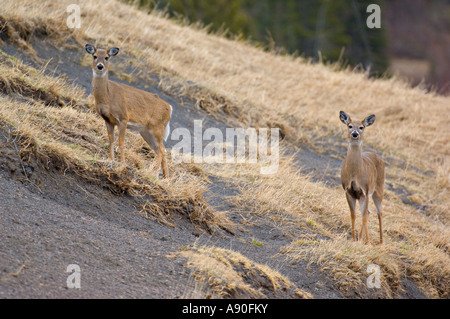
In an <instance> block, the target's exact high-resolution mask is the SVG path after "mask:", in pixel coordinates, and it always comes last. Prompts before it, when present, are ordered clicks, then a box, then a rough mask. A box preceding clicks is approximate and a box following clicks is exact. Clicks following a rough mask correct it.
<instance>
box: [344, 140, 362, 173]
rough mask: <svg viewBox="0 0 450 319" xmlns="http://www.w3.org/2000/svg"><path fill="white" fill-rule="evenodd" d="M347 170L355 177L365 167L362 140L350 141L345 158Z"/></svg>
mask: <svg viewBox="0 0 450 319" xmlns="http://www.w3.org/2000/svg"><path fill="white" fill-rule="evenodd" d="M345 165H346V167H347V171H348V172H351V173H350V174H351V175H352V176H354V177H358V176H359V175H360V174H361V171H362V168H363V160H362V147H361V142H360V141H359V142H350V143H349V144H348V148H347V157H346V158H345Z"/></svg>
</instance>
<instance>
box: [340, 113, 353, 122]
mask: <svg viewBox="0 0 450 319" xmlns="http://www.w3.org/2000/svg"><path fill="white" fill-rule="evenodd" d="M339 119H340V120H341V122H342V123H344V124H345V125H347V124H348V123H350V122H351V121H352V119H351V118H350V116H349V115H348V114H347V113H345V112H344V111H340V112H339Z"/></svg>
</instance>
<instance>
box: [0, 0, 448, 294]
mask: <svg viewBox="0 0 450 319" xmlns="http://www.w3.org/2000/svg"><path fill="white" fill-rule="evenodd" d="M20 2H21V6H17V2H16V1H4V0H3V1H1V6H2V11H1V13H0V25H2V27H1V28H0V29H1V30H2V31H1V32H0V34H1V38H2V39H3V40H5V41H10V42H13V43H15V44H16V45H17V46H19V47H21V48H24V49H26V50H28V51H29V52H31V54H33V53H35V52H33V51H34V48H33V47H32V46H31V45H30V43H29V39H30V38H31V37H32V36H33V35H43V36H46V37H47V38H49V39H51V40H52V41H53V42H54V43H56V44H58V45H59V46H61V47H66V48H72V49H73V48H74V43H76V44H77V45H75V47H76V48H77V49H78V50H83V46H84V43H86V42H91V43H95V44H97V45H99V46H109V45H114V46H118V47H120V48H121V51H122V52H126V54H127V55H128V56H130V57H131V59H130V60H129V62H126V63H130V64H132V65H133V66H134V67H136V68H137V69H143V70H150V71H152V72H154V73H156V74H158V76H159V77H158V78H159V83H158V86H159V87H160V89H161V90H165V91H170V92H172V94H176V95H177V96H179V97H187V98H190V99H193V100H194V101H196V105H197V106H198V107H199V108H202V109H204V110H206V111H207V112H208V113H209V114H210V115H211V116H213V117H217V118H220V119H224V120H226V121H228V122H229V123H232V124H230V125H233V126H235V125H242V126H244V127H279V128H280V130H281V133H282V136H283V137H284V138H285V139H284V143H283V144H282V149H290V150H292V149H294V150H298V149H301V148H302V147H305V146H308V147H312V148H313V149H315V151H316V152H317V153H319V154H330V156H335V157H337V158H338V159H342V154H341V153H339V152H337V151H336V149H337V148H339V147H345V141H344V139H343V136H344V128H343V125H342V124H341V123H340V121H339V118H338V113H339V111H340V110H341V109H342V110H345V111H346V112H348V113H349V114H351V115H352V116H354V117H359V118H363V117H365V116H366V115H368V114H371V113H375V114H376V115H377V121H376V123H375V125H374V126H373V127H371V128H370V131H367V133H366V136H367V140H366V143H365V147H366V148H369V147H370V148H372V149H376V150H377V152H378V153H379V154H380V155H383V156H384V157H386V158H387V162H388V165H387V171H386V177H387V178H386V183H387V184H388V185H389V187H386V194H385V201H384V230H385V244H383V245H376V244H377V242H376V241H375V242H374V243H373V245H368V246H365V245H361V244H359V243H353V242H351V240H350V237H349V232H350V229H351V226H350V216H349V212H348V207H347V204H346V201H345V197H344V193H343V191H342V189H341V188H340V187H339V186H327V185H326V184H325V183H323V182H320V181H319V182H318V181H314V180H312V179H311V178H310V177H309V176H306V175H304V174H302V173H301V170H300V167H299V165H298V163H296V162H295V157H294V156H287V155H286V156H281V158H280V168H279V170H278V172H277V174H275V175H271V176H264V175H261V174H260V172H259V166H255V165H247V164H239V165H219V164H216V165H213V164H208V165H207V164H200V165H198V166H196V167H195V168H193V167H192V166H189V165H179V164H175V163H173V162H171V161H170V160H169V169H170V171H171V174H172V177H171V178H170V179H169V180H158V179H156V178H155V177H154V176H151V174H149V173H148V170H147V168H148V167H146V165H147V164H146V163H149V162H151V158H152V155H151V153H149V152H148V151H145V152H143V148H144V149H145V147H144V146H143V141H142V140H141V139H140V138H139V137H138V136H135V135H133V134H127V141H128V143H129V144H128V148H127V154H126V157H127V159H128V167H127V170H128V171H127V172H122V171H121V170H120V169H118V168H117V167H116V166H115V165H114V164H113V163H111V162H110V161H108V159H107V143H106V141H107V138H106V131H105V130H104V125H103V123H102V120H101V119H100V118H99V117H98V116H97V115H95V114H94V113H93V111H92V110H91V107H92V100H91V98H90V97H87V96H85V95H84V93H83V92H82V91H80V90H79V89H78V88H77V87H75V86H74V85H73V84H70V83H67V82H66V81H65V80H64V79H61V78H54V77H51V76H45V75H44V74H43V72H41V71H36V70H35V69H32V68H30V67H28V66H25V65H23V64H21V62H20V61H17V60H15V59H14V58H12V57H9V56H7V55H4V54H2V56H1V59H2V60H1V65H0V89H1V91H2V93H3V94H2V95H1V96H0V105H1V107H0V118H1V121H2V122H3V123H6V124H7V125H8V126H10V127H12V128H14V131H15V132H16V134H18V135H21V136H23V137H24V138H25V141H29V142H27V143H23V147H24V149H31V150H32V154H34V155H33V156H38V157H40V158H42V159H44V160H43V161H45V159H46V158H47V159H55V158H56V159H58V162H59V163H60V164H61V165H62V166H63V167H64V168H68V169H72V170H75V171H77V172H78V173H79V174H84V175H87V176H88V178H96V179H101V180H106V181H108V183H112V184H113V185H115V187H114V189H115V190H116V191H117V192H118V193H120V192H121V191H122V192H123V188H125V189H126V190H127V191H128V192H130V193H131V194H137V193H140V192H148V193H149V194H151V195H152V196H153V198H154V201H152V202H148V205H144V206H143V207H142V214H143V215H145V214H147V213H150V214H153V215H154V216H157V218H159V220H161V221H163V222H166V223H167V224H170V220H169V219H167V217H166V216H167V214H166V213H167V211H168V210H172V211H177V210H183V209H185V208H186V207H194V208H193V210H194V214H189V216H190V217H191V218H192V221H193V222H194V223H198V224H200V225H205V224H206V228H208V229H214V228H218V227H221V228H227V229H232V228H233V227H234V226H233V225H232V223H231V222H230V221H229V219H228V217H227V213H225V212H221V213H218V212H216V211H214V209H213V208H212V207H210V206H209V205H208V204H207V203H206V202H205V200H204V197H203V196H204V192H206V186H205V185H207V182H205V178H204V177H205V176H216V177H221V178H224V179H227V180H228V181H229V182H230V183H231V184H233V185H234V186H235V187H239V189H240V194H239V196H231V197H229V198H225V199H224V201H227V202H228V203H229V205H231V206H233V207H236V210H237V211H238V212H239V213H240V214H241V215H242V216H245V218H247V220H248V223H252V220H253V219H254V218H260V217H262V219H263V220H265V221H266V222H267V225H270V227H271V228H273V229H279V230H281V231H282V232H284V233H289V234H290V236H291V237H292V238H293V240H292V243H291V244H289V245H287V246H285V247H283V249H281V250H280V251H279V252H278V256H275V257H274V258H280V257H281V256H282V257H283V258H286V260H287V261H288V262H289V263H293V264H295V263H297V262H299V261H300V260H301V261H307V262H309V263H311V264H315V265H319V266H320V267H321V269H323V271H324V272H325V273H326V274H327V275H328V276H329V278H330V280H332V281H333V283H334V285H335V286H336V287H337V289H340V290H342V291H348V290H359V289H363V288H361V281H365V278H366V277H367V273H366V269H367V266H368V265H369V264H377V265H379V266H380V267H381V272H382V278H381V283H382V289H381V290H380V296H383V297H395V296H397V295H398V294H399V293H400V292H401V290H402V289H403V288H402V287H404V285H403V284H402V283H403V282H404V281H405V280H406V281H413V282H414V283H415V284H417V285H418V286H419V287H420V288H421V289H422V291H423V293H424V294H426V295H427V296H429V297H435V298H439V297H448V291H449V290H450V289H449V288H450V287H449V282H450V268H449V267H450V266H449V265H450V258H449V244H450V231H449V219H450V215H449V212H448V207H449V206H450V197H449V195H448V188H449V178H450V171H449V168H450V164H449V148H448V145H449V141H450V132H449V130H448V127H449V124H450V123H449V122H450V119H449V117H448V116H445V113H446V111H447V110H448V109H449V106H450V100H449V99H448V98H444V97H441V96H437V95H434V94H426V93H424V92H422V91H421V90H420V89H418V88H411V87H409V85H408V84H407V83H404V82H401V81H400V80H398V79H396V78H392V79H389V80H383V79H378V80H368V79H367V78H366V76H365V74H363V73H360V72H356V71H353V70H339V68H338V67H336V66H333V65H317V64H311V63H308V62H307V61H304V60H303V59H301V58H293V57H291V56H284V55H275V54H271V53H267V52H263V51H262V50H260V49H258V48H255V47H252V46H251V45H249V44H248V43H245V42H242V41H232V40H229V39H225V38H223V37H221V36H220V35H211V34H208V33H207V32H206V31H205V30H203V29H199V28H196V27H195V26H186V25H181V24H180V23H177V22H174V21H171V20H169V19H167V18H166V17H164V16H162V15H161V14H159V13H158V12H153V13H151V14H149V15H147V14H145V13H143V12H141V11H139V10H137V9H135V8H133V7H130V6H128V5H125V4H123V3H120V2H117V1H113V0H105V1H103V2H102V6H103V7H104V8H107V10H98V2H96V1H93V0H85V1H79V5H80V8H81V18H82V20H81V28H80V29H69V28H68V27H67V25H66V19H67V17H68V13H66V12H65V10H66V8H67V6H68V5H69V4H70V3H71V2H70V1H58V2H51V1H41V2H35V1H31V0H21V1H20ZM69 43H71V44H69ZM87 59H88V57H86V60H82V61H79V63H80V64H81V65H84V67H87V66H86V65H87ZM61 60H62V61H63V62H64V57H61ZM121 69H124V65H122V66H121V65H118V66H117V67H116V70H121ZM138 75H139V74H137V75H136V74H135V75H131V76H130V75H126V74H125V78H127V79H129V80H130V81H131V83H133V79H135V78H138ZM39 92H45V94H39ZM30 99H31V100H32V101H33V104H32V105H33V107H30V104H29V101H30ZM330 169H331V170H332V171H331V172H330V173H329V174H330V175H331V176H339V169H338V168H330ZM99 176H100V177H99ZM401 189H406V190H407V196H408V201H409V202H410V204H405V203H404V200H402V198H401V196H400V194H399V192H398V190H401ZM357 222H360V219H357ZM357 225H359V224H357ZM244 227H245V225H244ZM357 227H358V226H357ZM369 232H370V234H371V237H372V238H377V232H378V224H377V222H376V218H374V216H371V218H370V220H369ZM255 240H256V243H258V241H257V239H255ZM263 245H264V243H262V246H263ZM189 249H190V250H191V251H184V252H182V253H181V256H182V257H185V258H191V263H190V264H189V265H190V266H191V267H194V268H196V269H198V271H197V272H196V276H197V277H196V280H200V279H199V277H203V278H206V279H204V281H205V282H207V283H213V284H214V286H211V287H212V289H213V291H220V288H218V287H217V286H216V285H217V283H219V285H220V283H226V284H227V285H228V284H229V280H230V278H233V277H227V278H226V280H225V279H224V278H220V276H221V275H223V273H222V274H220V273H213V274H211V272H208V271H207V270H205V263H203V262H201V260H202V257H203V258H204V260H206V261H207V260H209V259H211V258H212V257H211V256H213V257H214V256H215V257H214V258H216V259H217V258H218V257H217V255H214V253H215V252H216V253H217V252H220V254H221V255H223V254H225V253H224V252H223V251H219V250H215V249H212V248H207V247H191V248H189ZM189 249H188V250H189ZM229 256H231V255H229ZM228 258H231V257H228ZM219 259H220V258H219ZM214 262H215V263H216V262H217V261H214ZM225 264H226V265H230V262H227V263H225ZM206 268H207V267H206ZM270 273H273V272H270ZM274 276H275V277H276V278H277V279H276V280H277V282H278V281H281V282H285V279H284V278H283V277H282V276H281V275H279V274H276V275H274ZM221 279H222V280H221ZM236 280H237V281H239V283H240V281H241V280H242V278H240V279H236ZM286 286H288V287H291V283H288V284H286ZM218 295H219V296H220V295H221V294H220V293H218Z"/></svg>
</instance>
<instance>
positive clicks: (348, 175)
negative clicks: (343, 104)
mask: <svg viewBox="0 0 450 319" xmlns="http://www.w3.org/2000/svg"><path fill="white" fill-rule="evenodd" d="M339 117H340V120H341V121H342V123H344V124H345V125H346V126H347V129H348V131H347V139H348V142H349V143H348V149H347V157H346V158H345V160H344V163H343V164H342V168H341V182H342V187H343V188H344V190H345V195H346V197H347V202H348V206H349V208H350V214H351V219H352V239H353V240H355V206H356V201H357V200H358V201H359V205H360V207H361V214H362V226H361V231H360V233H359V240H360V241H361V240H362V239H363V235H364V233H365V234H366V243H369V242H370V240H369V231H368V227H367V220H368V217H369V212H370V211H369V198H370V197H372V199H373V202H374V203H375V206H376V208H377V213H378V222H379V225H380V243H383V227H382V222H381V218H382V213H381V202H382V201H383V185H384V160H383V159H381V158H380V157H378V156H377V155H376V154H374V153H369V152H364V153H363V152H362V147H361V144H362V140H363V136H364V130H365V128H366V127H368V126H370V125H372V124H373V123H374V122H375V115H369V116H368V117H366V118H365V119H364V120H363V121H352V119H351V118H350V116H349V115H348V114H347V113H345V112H343V111H341V112H340V114H339Z"/></svg>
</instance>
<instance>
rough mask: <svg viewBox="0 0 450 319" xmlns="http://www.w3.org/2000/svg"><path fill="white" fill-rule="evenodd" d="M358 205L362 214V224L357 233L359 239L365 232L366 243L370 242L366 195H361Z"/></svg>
mask: <svg viewBox="0 0 450 319" xmlns="http://www.w3.org/2000/svg"><path fill="white" fill-rule="evenodd" d="M359 205H360V206H361V214H362V225H361V231H360V233H359V241H362V240H363V235H364V233H366V244H369V243H370V239H369V229H368V226H367V221H368V219H369V209H368V208H369V198H368V197H367V196H363V197H361V199H360V201H359Z"/></svg>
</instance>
